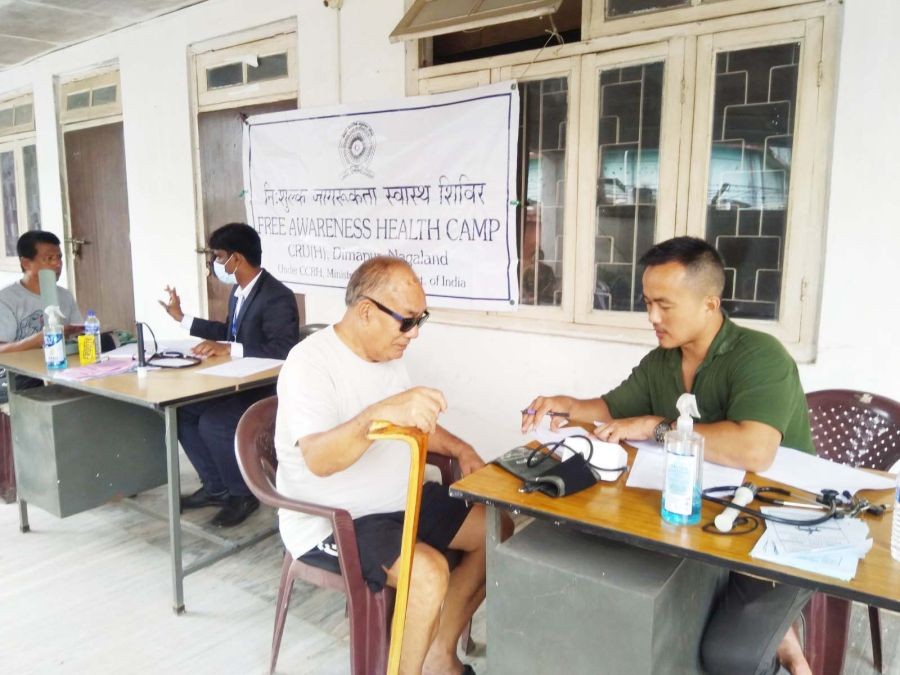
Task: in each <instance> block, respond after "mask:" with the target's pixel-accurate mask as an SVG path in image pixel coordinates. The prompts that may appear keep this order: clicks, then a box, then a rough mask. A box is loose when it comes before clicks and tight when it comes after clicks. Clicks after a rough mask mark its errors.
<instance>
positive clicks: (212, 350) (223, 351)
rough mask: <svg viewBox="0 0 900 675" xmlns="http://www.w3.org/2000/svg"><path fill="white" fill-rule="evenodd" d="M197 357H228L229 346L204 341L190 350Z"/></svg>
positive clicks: (225, 343) (223, 343)
mask: <svg viewBox="0 0 900 675" xmlns="http://www.w3.org/2000/svg"><path fill="white" fill-rule="evenodd" d="M191 351H192V352H193V353H194V354H196V355H197V356H228V355H230V354H231V345H230V344H229V343H227V342H214V341H213V340H204V341H203V342H200V343H198V344H197V345H195V346H194V348H193V349H192V350H191Z"/></svg>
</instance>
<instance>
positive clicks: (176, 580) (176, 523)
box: [165, 406, 184, 614]
mask: <svg viewBox="0 0 900 675" xmlns="http://www.w3.org/2000/svg"><path fill="white" fill-rule="evenodd" d="M165 418H166V452H167V457H166V467H167V470H168V474H169V475H168V480H169V548H170V553H171V556H172V609H173V611H174V612H175V613H176V614H183V613H184V569H183V568H182V565H181V504H180V500H181V472H180V469H179V466H178V409H177V408H176V407H174V406H168V407H167V408H166V409H165Z"/></svg>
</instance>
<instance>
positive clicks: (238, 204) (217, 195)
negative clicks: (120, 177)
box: [197, 99, 305, 325]
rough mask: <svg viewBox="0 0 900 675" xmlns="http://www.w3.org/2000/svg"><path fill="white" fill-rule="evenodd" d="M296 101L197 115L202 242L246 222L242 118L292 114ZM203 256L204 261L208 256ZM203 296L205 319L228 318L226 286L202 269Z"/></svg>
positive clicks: (300, 307) (299, 304)
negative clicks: (282, 112) (206, 310)
mask: <svg viewBox="0 0 900 675" xmlns="http://www.w3.org/2000/svg"><path fill="white" fill-rule="evenodd" d="M296 107H297V102H296V99H292V100H289V101H278V102H276V103H263V104H260V105H251V106H242V107H240V108H231V109H228V110H214V111H211V112H203V113H200V114H199V116H198V117H197V127H198V134H199V140H200V181H201V187H202V192H203V230H204V231H203V241H204V245H205V242H207V241H209V233H210V232H212V231H215V230H216V229H218V228H219V227H221V226H222V225H225V224H226V223H244V222H247V210H246V208H245V206H244V198H243V190H244V170H243V166H242V165H241V161H242V157H241V148H242V143H243V133H244V130H243V122H242V119H241V116H242V115H259V114H260V113H267V112H276V111H279V110H294V109H295V108H296ZM203 255H204V256H206V258H207V260H208V253H206V252H205V251H204V252H203ZM206 270H207V274H206V292H207V298H208V300H209V305H208V307H209V317H210V318H211V319H218V320H220V321H221V320H224V319H225V316H226V315H227V314H228V294H229V291H230V290H231V289H230V287H229V286H226V285H225V284H223V283H221V282H219V280H218V279H216V278H215V275H213V274H212V270H211V269H210V268H209V266H208V265H207V267H206ZM295 297H296V299H297V309H298V310H299V312H300V324H301V325H302V324H303V323H305V318H304V315H305V311H304V303H303V296H302V295H299V294H295Z"/></svg>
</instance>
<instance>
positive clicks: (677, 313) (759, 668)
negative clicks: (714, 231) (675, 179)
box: [522, 237, 813, 675]
mask: <svg viewBox="0 0 900 675" xmlns="http://www.w3.org/2000/svg"><path fill="white" fill-rule="evenodd" d="M640 262H641V264H643V265H645V266H646V269H645V271H644V276H643V285H644V289H643V290H644V301H645V303H646V305H647V313H648V316H649V319H650V323H651V324H652V325H653V330H654V331H655V333H656V338H657V340H658V342H659V347H657V348H656V349H654V350H653V351H651V352H650V353H649V354H648V355H647V356H645V357H644V358H643V359H642V360H641V362H640V363H639V364H638V366H637V367H636V368H635V369H634V370H633V371H632V372H631V375H630V376H629V377H628V379H626V380H625V381H624V382H623V383H622V384H620V385H619V386H618V387H616V388H615V389H613V390H612V391H610V392H608V393H607V394H605V395H603V396H601V397H599V398H593V399H575V398H572V397H570V396H550V397H543V396H539V397H537V398H536V399H535V400H534V401H532V403H531V404H530V405H529V406H527V409H526V413H525V414H524V415H523V417H522V430H523V432H524V431H527V430H529V429H531V428H533V427H534V426H535V425H536V424H538V423H539V422H540V420H541V418H542V417H543V416H544V415H546V414H547V413H548V412H551V411H553V412H564V413H568V414H569V415H570V416H571V417H572V418H574V419H580V420H597V421H598V422H602V424H601V425H600V426H598V427H597V428H596V429H595V430H594V433H595V435H596V436H598V437H599V438H600V439H602V440H605V441H611V442H614V443H617V442H619V441H621V440H656V441H657V442H662V439H663V436H664V434H665V432H666V431H668V430H669V429H670V428H671V427H672V424H673V420H674V419H675V418H676V417H677V410H676V409H675V402H676V401H677V399H678V397H679V396H680V395H681V394H683V393H685V392H690V393H692V394H694V395H695V396H696V398H697V405H698V408H699V410H700V419H699V420H698V421H697V422H696V423H695V425H694V430H695V431H697V433H699V434H701V435H702V436H703V437H704V452H705V459H708V460H710V461H713V462H717V463H719V464H725V465H728V466H735V467H740V468H742V469H746V470H748V471H763V470H765V469H767V468H768V467H769V466H770V465H771V464H772V461H773V460H774V458H775V453H776V452H777V450H778V446H779V445H786V446H788V447H792V448H796V449H798V450H803V451H805V452H813V444H812V437H811V435H810V429H809V416H808V412H807V407H806V397H805V395H804V393H803V388H802V387H801V385H800V378H799V375H798V373H797V366H796V364H795V363H794V360H793V359H792V358H791V356H790V355H789V354H788V353H787V351H786V350H785V349H784V347H783V346H782V345H781V344H780V343H779V342H778V340H776V339H775V338H773V337H771V336H769V335H766V334H764V333H759V332H757V331H753V330H749V329H747V328H742V327H740V326H738V325H736V324H734V323H732V322H731V321H730V320H729V319H728V318H727V317H726V316H725V315H724V314H723V312H722V309H721V303H722V290H723V288H724V286H725V271H724V265H723V263H722V259H721V258H720V257H719V254H718V252H717V251H716V250H715V249H714V248H713V247H712V246H710V245H709V244H708V243H707V242H705V241H703V240H702V239H696V238H693V237H676V238H675V239H669V240H668V241H664V242H662V243H660V244H657V245H656V246H654V247H653V248H651V249H650V250H649V251H648V252H647V253H646V254H645V255H644V256H643V257H642V258H641V260H640ZM532 411H533V413H532ZM561 420H562V418H561V417H559V416H557V417H554V418H553V425H554V426H558V425H559V423H560V421H561ZM809 595H810V593H809V592H808V591H804V590H801V589H799V588H796V587H792V586H787V585H784V584H773V583H772V582H769V581H763V580H759V579H754V578H750V577H747V576H744V575H741V574H732V575H731V578H730V581H729V584H728V587H727V589H726V591H725V593H724V594H723V596H722V598H720V600H719V601H718V604H717V605H716V607H715V608H714V610H713V613H712V615H711V616H710V619H709V622H708V623H707V627H706V631H705V632H704V636H703V642H702V644H701V655H702V659H703V665H704V668H705V669H706V671H707V672H708V673H710V675H717V674H719V673H727V674H728V675H739V674H741V673H747V674H748V675H749V674H755V675H763V674H766V673H775V672H776V671H777V669H778V666H779V663H780V664H781V665H783V666H784V667H785V668H787V669H788V670H789V671H790V672H791V673H792V674H793V675H805V674H807V673H810V672H811V671H810V669H809V664H808V663H807V662H806V659H805V658H804V657H803V651H802V649H801V648H800V644H799V641H798V639H797V636H796V634H795V633H794V631H793V629H792V628H790V626H791V624H792V623H793V621H794V620H795V619H796V617H797V615H798V614H799V613H800V611H801V610H802V608H803V606H804V605H805V604H806V601H807V599H808V598H809Z"/></svg>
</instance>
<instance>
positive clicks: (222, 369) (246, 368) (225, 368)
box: [200, 356, 284, 377]
mask: <svg viewBox="0 0 900 675" xmlns="http://www.w3.org/2000/svg"><path fill="white" fill-rule="evenodd" d="M283 363H284V361H282V360H280V359H262V358H259V357H256V356H248V357H247V358H243V359H234V360H232V361H226V362H225V363H220V364H219V365H218V366H213V367H212V368H204V369H203V370H202V371H200V374H202V375H218V376H220V377H248V376H249V375H255V374H256V373H261V372H262V371H264V370H269V369H270V368H276V367H278V366H280V365H281V364H283Z"/></svg>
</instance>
